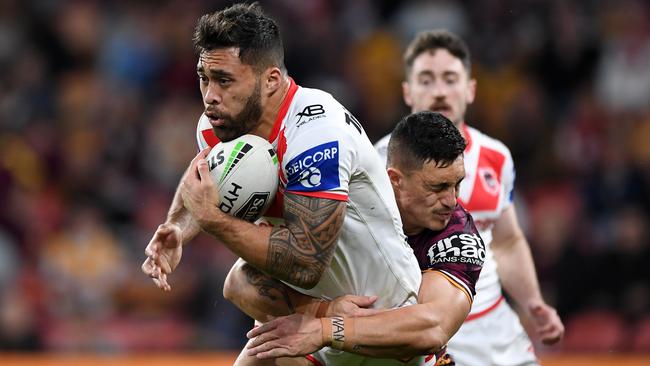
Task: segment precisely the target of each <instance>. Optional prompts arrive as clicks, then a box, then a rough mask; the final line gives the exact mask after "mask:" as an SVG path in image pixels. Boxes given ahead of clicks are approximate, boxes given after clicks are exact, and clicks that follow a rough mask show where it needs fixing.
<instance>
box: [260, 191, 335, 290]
mask: <svg viewBox="0 0 650 366" xmlns="http://www.w3.org/2000/svg"><path fill="white" fill-rule="evenodd" d="M344 218H345V202H343V201H336V200H331V199H326V198H318V197H308V196H302V195H297V194H291V193H287V194H286V195H285V197H284V219H285V221H286V227H274V228H273V230H272V231H271V236H270V238H269V247H268V253H267V257H266V270H267V272H268V274H269V275H271V276H273V277H275V278H278V279H282V280H284V281H286V282H288V283H291V284H293V285H296V286H299V287H302V288H307V289H309V288H312V287H314V286H316V284H317V283H318V281H319V280H320V277H321V275H322V274H323V272H324V271H325V269H326V268H327V267H328V266H329V264H330V261H331V260H332V256H333V255H334V250H335V249H336V243H337V240H338V237H339V234H340V232H341V227H342V226H343V219H344Z"/></svg>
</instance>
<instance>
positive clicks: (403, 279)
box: [142, 4, 422, 365]
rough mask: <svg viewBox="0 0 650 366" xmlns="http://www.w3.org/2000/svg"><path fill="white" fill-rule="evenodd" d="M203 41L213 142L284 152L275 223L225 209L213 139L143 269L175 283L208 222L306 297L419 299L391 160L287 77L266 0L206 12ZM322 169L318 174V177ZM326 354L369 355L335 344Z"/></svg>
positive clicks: (253, 264) (250, 263)
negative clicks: (213, 164)
mask: <svg viewBox="0 0 650 366" xmlns="http://www.w3.org/2000/svg"><path fill="white" fill-rule="evenodd" d="M194 43H195V46H196V47H197V50H198V51H199V61H198V64H197V73H198V76H199V80H200V89H201V94H202V98H203V103H204V106H205V112H204V115H205V117H204V118H202V121H204V122H205V121H207V122H208V123H209V125H210V126H211V130H212V132H213V133H214V135H215V137H210V138H208V139H207V140H211V141H212V142H213V143H214V142H216V139H217V138H218V139H220V140H223V141H229V140H232V139H233V138H236V137H238V136H240V135H243V134H246V133H252V134H255V135H258V136H260V137H263V138H266V139H268V140H269V141H270V142H271V144H272V145H273V146H274V148H275V149H276V152H277V155H278V158H279V161H280V164H279V166H280V169H279V179H280V188H279V194H278V196H277V197H276V199H275V209H273V207H272V209H271V210H270V212H269V213H268V214H269V215H271V216H275V219H276V220H270V221H269V222H271V223H273V225H259V226H257V225H254V224H252V223H249V222H246V221H243V220H240V219H237V218H235V217H232V216H229V215H226V214H225V213H223V212H221V211H220V210H219V209H218V196H217V193H216V189H215V186H214V183H213V181H212V179H211V178H210V174H209V172H208V166H207V162H206V161H205V157H206V156H207V154H208V151H209V149H208V148H206V149H204V150H202V151H201V152H200V153H199V154H198V155H197V156H196V157H195V158H194V159H193V160H192V162H191V163H190V166H189V168H188V169H187V171H186V173H185V174H184V175H183V177H182V178H181V181H180V183H179V186H178V188H177V191H176V194H175V196H174V199H173V202H172V205H171V207H170V209H169V213H168V216H167V220H166V222H165V223H163V224H162V225H160V226H159V227H158V229H157V230H156V232H155V233H154V235H153V237H152V239H151V241H150V242H149V244H148V245H147V248H146V250H145V253H146V255H147V258H146V260H145V261H144V263H143V264H142V270H143V272H144V273H145V274H147V275H149V276H150V277H152V278H153V280H154V282H155V283H156V285H157V286H158V287H160V288H161V289H164V290H167V291H169V290H170V289H171V286H170V284H169V282H168V281H167V276H169V275H170V274H171V273H172V271H173V270H174V269H175V268H176V266H177V265H178V264H179V261H180V259H181V254H182V248H183V245H184V244H186V243H188V242H189V241H190V240H191V239H192V238H193V237H194V236H195V235H196V234H197V233H198V232H199V231H201V230H202V231H204V232H207V233H209V234H210V235H213V236H214V237H215V238H217V239H219V241H221V242H222V243H223V244H224V245H226V246H227V247H228V248H229V249H230V250H231V251H232V252H234V253H235V254H236V255H238V256H239V257H241V258H242V259H243V261H245V262H246V263H245V264H244V263H243V261H240V262H239V263H238V265H237V267H236V268H239V269H242V268H248V271H249V272H248V273H250V271H257V273H260V274H261V273H262V272H263V273H265V274H268V275H270V276H272V277H273V278H275V279H278V280H281V281H283V283H286V284H288V285H290V286H292V287H293V288H294V289H295V290H297V291H299V292H301V293H303V294H307V295H311V296H314V297H317V298H321V299H332V298H336V297H339V296H341V295H345V294H354V295H376V296H377V301H376V305H377V306H379V307H382V308H394V307H399V306H404V305H410V304H415V303H416V301H417V299H416V297H417V291H418V288H419V286H420V282H421V277H422V276H421V273H420V270H419V266H418V262H417V260H416V259H415V257H414V256H413V252H412V250H411V248H410V247H409V246H408V244H407V243H406V238H405V235H404V233H403V232H402V225H401V220H400V217H399V211H398V208H397V205H396V203H395V198H394V196H393V192H392V188H391V183H390V181H389V178H388V175H387V174H386V170H385V167H384V164H383V163H382V162H381V159H380V158H379V156H378V155H377V153H376V152H375V150H374V148H373V146H372V144H371V143H370V141H369V140H368V137H367V136H366V134H365V132H364V131H363V128H362V127H361V125H360V123H359V122H358V121H357V120H356V119H355V118H354V117H353V116H352V115H351V114H350V113H349V112H348V111H347V110H345V108H344V107H343V106H341V105H340V104H339V103H338V102H337V101H336V100H334V98H333V97H332V96H331V95H329V94H327V93H325V92H323V91H320V90H315V89H307V88H301V87H299V86H298V85H296V83H295V82H294V81H293V80H292V79H291V78H290V77H289V76H288V75H287V72H286V69H285V67H284V60H283V47H282V42H281V39H280V35H279V30H278V27H277V25H276V23H275V22H274V21H273V20H272V19H270V18H269V17H268V16H266V15H265V14H264V13H263V12H262V10H261V8H260V7H259V5H257V4H252V5H244V4H237V5H234V6H231V7H229V8H226V9H224V10H222V11H218V12H215V13H213V14H207V15H205V16H203V17H201V18H200V19H199V21H198V24H197V27H196V30H195V35H194ZM316 173H319V174H320V180H316V179H310V178H311V175H312V174H316ZM260 271H261V272H260ZM322 359H323V360H327V362H330V360H332V362H334V363H335V364H345V365H355V364H362V363H363V362H364V357H362V356H358V355H355V354H349V353H341V352H340V351H337V350H335V352H330V353H327V352H326V351H324V355H323V356H322ZM386 361H387V362H388V364H391V363H395V361H394V360H386Z"/></svg>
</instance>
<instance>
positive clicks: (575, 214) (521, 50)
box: [0, 0, 650, 352]
mask: <svg viewBox="0 0 650 366" xmlns="http://www.w3.org/2000/svg"><path fill="white" fill-rule="evenodd" d="M230 3H231V2H230V1H228V2H226V1H215V0H212V1H207V0H206V1H200V0H176V1H153V0H150V1H126V0H117V1H99V0H96V1H91V0H87V1H65V0H32V1H22V0H0V70H2V72H1V73H0V203H1V207H2V209H1V210H0V350H29V351H37V350H53V351H93V352H132V351H142V350H158V349H171V350H229V349H237V348H239V347H241V345H242V344H243V342H244V334H245V332H246V330H247V329H249V328H250V327H251V325H252V322H251V320H250V319H248V318H247V317H246V316H244V315H242V314H241V313H240V312H239V311H238V310H237V309H235V308H234V307H233V306H232V305H231V304H229V303H228V302H227V301H225V300H224V299H223V297H222V294H221V290H222V284H223V280H224V277H225V275H226V273H227V271H228V270H229V268H230V266H231V264H232V263H233V262H234V260H235V258H234V257H233V255H232V254H231V253H230V252H229V251H228V250H226V249H224V247H223V246H222V245H220V244H219V243H217V242H215V241H214V240H212V239H210V238H209V237H200V238H198V239H197V240H196V241H195V242H194V243H193V244H191V245H190V246H189V247H188V248H187V249H186V251H185V253H184V258H183V261H182V262H181V266H180V267H179V269H178V271H177V273H175V274H174V275H173V278H172V279H171V281H172V282H171V283H172V286H173V289H172V292H171V293H162V292H160V291H159V290H157V289H156V288H155V287H154V286H153V284H152V283H151V282H150V280H149V279H148V278H147V277H145V276H144V275H143V274H141V272H140V264H141V262H142V260H143V259H144V254H143V250H144V247H145V246H146V244H147V242H148V241H149V239H150V236H151V234H152V233H153V231H154V230H155V228H156V226H157V225H158V224H160V223H161V222H162V221H163V220H164V218H165V215H166V210H167V208H168V206H169V204H170V201H171V197H172V194H173V191H174V189H175V186H176V183H177V182H178V179H179V177H180V175H181V173H182V171H183V170H184V169H185V167H186V166H187V164H188V162H189V161H190V160H191V158H192V157H193V156H194V154H195V152H196V141H195V128H196V121H197V120H198V117H199V116H200V114H201V112H202V104H201V99H200V93H199V90H198V83H197V77H196V73H195V67H196V55H195V53H194V51H193V49H192V42H191V34H192V32H193V28H194V24H195V21H196V20H197V18H198V17H199V16H200V15H201V14H203V13H205V12H208V11H214V10H217V9H220V8H222V7H224V6H226V5H229V4H230ZM261 3H262V5H263V6H264V7H265V9H266V10H267V11H268V12H269V13H270V14H272V15H273V16H274V17H275V18H276V19H277V20H278V22H279V23H280V26H281V30H282V33H283V37H284V41H285V49H286V64H287V67H288V70H289V73H290V75H291V76H293V78H294V79H295V80H296V81H297V83H298V84H300V85H303V86H309V87H317V88H321V89H324V90H326V91H329V92H331V93H332V94H334V96H335V97H337V98H338V99H339V100H340V101H341V102H342V103H343V104H344V105H346V106H347V107H348V109H350V110H351V111H352V112H353V113H354V114H355V115H356V117H357V118H358V119H359V120H360V121H362V123H363V125H364V128H365V129H366V131H367V133H368V135H369V136H370V137H371V139H373V141H374V140H376V139H378V138H380V137H381V136H383V135H384V134H386V133H387V132H388V131H390V130H391V128H392V126H393V124H394V123H395V122H396V121H398V119H399V118H400V117H401V116H403V115H404V114H405V113H407V112H408V109H407V108H406V107H405V106H404V105H403V102H402V99H401V88H400V82H401V80H403V72H402V65H401V63H402V60H401V54H402V52H403V50H404V48H405V46H406V44H407V42H408V41H409V40H410V39H411V37H412V36H414V35H415V33H416V32H417V31H419V30H422V29H427V28H441V27H442V28H448V29H450V30H452V31H454V32H457V33H458V34H460V35H461V36H463V37H464V38H465V40H466V41H467V42H468V44H469V46H470V49H471V50H472V52H473V55H472V56H473V57H472V61H473V74H474V77H475V78H476V79H477V80H478V92H477V101H476V102H475V103H474V105H473V106H472V107H471V108H470V113H469V116H468V123H469V124H471V125H474V126H476V127H478V128H479V129H482V130H483V131H485V132H486V133H488V134H490V135H492V136H494V137H497V138H499V139H501V140H502V141H504V142H505V143H506V144H507V145H508V146H509V147H510V148H511V150H512V154H513V156H514V159H515V164H516V169H517V181H516V197H515V200H516V204H517V205H518V208H519V214H520V220H521V222H522V223H523V226H524V228H525V231H526V234H527V236H528V238H529V241H530V244H531V248H532V251H533V253H534V257H535V262H536V265H537V268H538V273H539V278H540V282H541V285H542V288H543V292H544V294H545V297H546V299H547V301H549V303H551V304H552V305H554V306H556V307H557V309H558V311H559V313H560V315H561V316H562V318H563V319H564V321H565V323H566V325H567V339H566V341H565V342H564V344H563V345H562V346H560V347H556V348H555V349H553V350H542V352H546V351H548V352H551V351H556V350H560V351H562V350H563V351H571V350H589V349H601V350H607V351H617V350H618V351H646V352H647V351H648V350H649V349H650V311H649V308H650V305H649V301H650V278H649V277H650V270H649V269H648V268H649V266H650V251H649V248H650V246H649V242H650V233H649V232H650V218H649V215H650V5H649V4H648V2H647V1H643V0H611V1H597V0H582V1H563V0H549V1H544V0H475V1H470V0H465V1H392V0H382V1H371V0H333V1H327V0H305V1H303V0H276V1H261Z"/></svg>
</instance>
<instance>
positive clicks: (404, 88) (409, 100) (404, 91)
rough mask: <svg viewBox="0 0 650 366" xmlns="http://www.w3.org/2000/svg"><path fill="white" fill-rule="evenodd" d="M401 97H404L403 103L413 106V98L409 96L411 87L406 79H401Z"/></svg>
mask: <svg viewBox="0 0 650 366" xmlns="http://www.w3.org/2000/svg"><path fill="white" fill-rule="evenodd" d="M402 98H404V103H405V104H406V105H407V106H409V107H413V99H412V98H411V89H410V88H409V83H408V81H402Z"/></svg>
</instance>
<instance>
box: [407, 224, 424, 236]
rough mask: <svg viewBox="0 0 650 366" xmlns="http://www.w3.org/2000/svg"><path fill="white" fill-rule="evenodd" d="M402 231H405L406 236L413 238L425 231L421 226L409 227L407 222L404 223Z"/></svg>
mask: <svg viewBox="0 0 650 366" xmlns="http://www.w3.org/2000/svg"><path fill="white" fill-rule="evenodd" d="M402 230H404V234H405V235H406V236H413V235H418V234H419V233H421V232H422V231H424V228H423V227H421V226H419V225H409V224H408V223H406V222H402Z"/></svg>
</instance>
